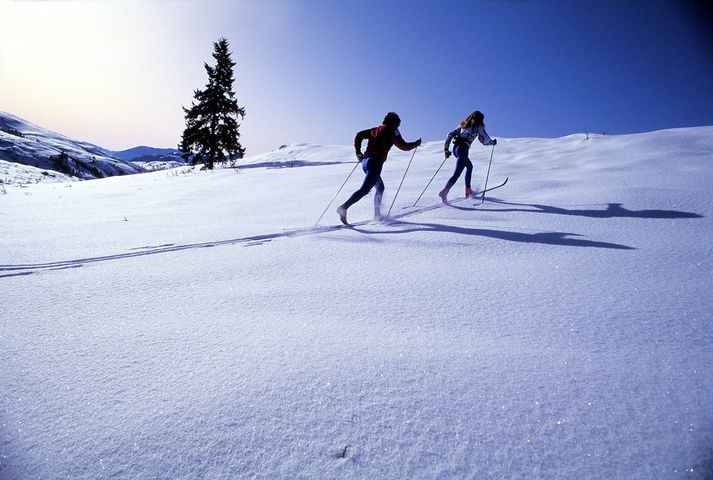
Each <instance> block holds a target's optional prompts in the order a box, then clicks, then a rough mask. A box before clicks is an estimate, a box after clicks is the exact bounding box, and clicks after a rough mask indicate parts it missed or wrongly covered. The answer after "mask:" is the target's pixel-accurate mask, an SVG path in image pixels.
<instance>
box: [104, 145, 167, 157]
mask: <svg viewBox="0 0 713 480" xmlns="http://www.w3.org/2000/svg"><path fill="white" fill-rule="evenodd" d="M109 153H111V154H112V156H113V157H116V158H119V159H121V160H135V159H137V158H141V157H153V156H159V157H180V156H181V152H180V151H179V150H176V149H175V148H154V147H147V146H140V147H134V148H129V149H128V150H119V151H116V150H115V151H110V152H109Z"/></svg>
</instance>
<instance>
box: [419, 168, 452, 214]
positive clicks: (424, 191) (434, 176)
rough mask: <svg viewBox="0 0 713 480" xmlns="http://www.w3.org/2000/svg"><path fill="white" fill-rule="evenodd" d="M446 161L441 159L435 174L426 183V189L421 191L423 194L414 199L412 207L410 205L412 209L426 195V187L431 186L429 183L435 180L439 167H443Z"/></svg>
mask: <svg viewBox="0 0 713 480" xmlns="http://www.w3.org/2000/svg"><path fill="white" fill-rule="evenodd" d="M446 160H448V159H447V158H444V159H443V161H442V162H441V164H440V165H439V166H438V169H437V170H436V173H434V174H433V176H432V177H431V179H430V180H429V181H428V183H427V184H426V188H424V189H423V192H421V195H419V196H418V198H417V199H416V201H415V202H413V205H411V206H412V207H415V206H416V204H417V203H418V201H419V200H421V197H423V194H424V193H426V190H428V187H429V186H430V185H431V182H432V181H433V179H434V178H436V175H438V172H439V171H441V167H442V166H443V164H444V163H446Z"/></svg>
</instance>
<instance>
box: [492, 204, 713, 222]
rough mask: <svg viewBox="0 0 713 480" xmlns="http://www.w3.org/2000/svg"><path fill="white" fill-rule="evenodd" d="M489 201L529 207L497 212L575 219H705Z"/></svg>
mask: <svg viewBox="0 0 713 480" xmlns="http://www.w3.org/2000/svg"><path fill="white" fill-rule="evenodd" d="M490 201H491V202H493V203H497V204H499V205H511V206H516V207H530V208H507V209H498V210H497V211H498V212H528V213H550V214H555V215H574V216H577V217H589V218H660V219H673V218H705V217H704V216H703V215H699V214H698V213H693V212H682V211H678V210H658V209H654V210H629V209H627V208H624V207H623V206H622V204H621V203H608V204H607V206H606V208H604V209H603V210H594V209H578V208H572V209H568V208H562V207H555V206H552V205H542V204H539V203H516V202H506V201H504V200H498V199H490ZM481 210H482V209H481Z"/></svg>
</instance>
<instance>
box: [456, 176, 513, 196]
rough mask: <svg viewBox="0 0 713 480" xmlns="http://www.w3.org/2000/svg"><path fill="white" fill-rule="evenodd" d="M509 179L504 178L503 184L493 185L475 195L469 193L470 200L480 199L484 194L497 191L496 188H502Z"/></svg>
mask: <svg viewBox="0 0 713 480" xmlns="http://www.w3.org/2000/svg"><path fill="white" fill-rule="evenodd" d="M509 178H510V177H505V181H504V182H503V183H501V184H500V185H495V186H494V187H490V188H486V189H485V190H481V191H479V192H476V193H471V195H470V196H471V198H476V197H480V196H482V195H483V194H484V193H488V192H490V191H492V190H495V189H498V188H500V187H504V186H505V184H506V183H508V179H509ZM466 198H467V197H466Z"/></svg>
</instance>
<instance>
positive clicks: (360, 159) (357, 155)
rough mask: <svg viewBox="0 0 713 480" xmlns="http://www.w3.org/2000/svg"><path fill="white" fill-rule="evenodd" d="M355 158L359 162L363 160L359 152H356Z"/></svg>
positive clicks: (362, 155)
mask: <svg viewBox="0 0 713 480" xmlns="http://www.w3.org/2000/svg"><path fill="white" fill-rule="evenodd" d="M356 157H357V158H358V159H359V161H360V162H361V161H362V160H364V154H363V153H361V152H356Z"/></svg>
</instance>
